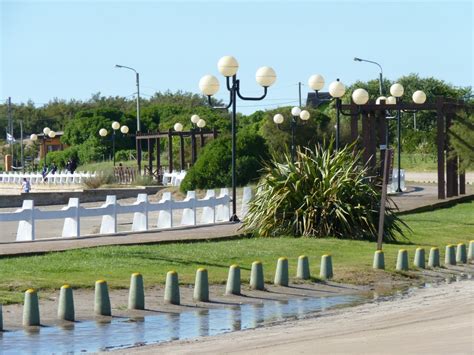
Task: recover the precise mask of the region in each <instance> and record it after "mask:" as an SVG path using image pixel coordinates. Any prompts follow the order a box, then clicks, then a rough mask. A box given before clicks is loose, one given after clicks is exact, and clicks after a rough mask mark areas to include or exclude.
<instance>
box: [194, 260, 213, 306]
mask: <svg viewBox="0 0 474 355" xmlns="http://www.w3.org/2000/svg"><path fill="white" fill-rule="evenodd" d="M193 298H194V300H196V301H199V302H209V278H208V275H207V270H206V269H205V268H203V267H201V268H199V269H197V271H196V280H195V282H194V294H193Z"/></svg>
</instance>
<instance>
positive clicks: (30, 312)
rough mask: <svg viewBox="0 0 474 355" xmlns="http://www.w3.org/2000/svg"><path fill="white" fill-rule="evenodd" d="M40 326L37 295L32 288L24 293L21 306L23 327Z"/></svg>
mask: <svg viewBox="0 0 474 355" xmlns="http://www.w3.org/2000/svg"><path fill="white" fill-rule="evenodd" d="M32 325H40V313H39V305H38V294H37V293H36V291H35V290H34V289H32V288H30V289H28V290H26V292H25V302H24V305H23V326H25V327H29V326H32Z"/></svg>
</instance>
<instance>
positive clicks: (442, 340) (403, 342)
mask: <svg viewBox="0 0 474 355" xmlns="http://www.w3.org/2000/svg"><path fill="white" fill-rule="evenodd" d="M473 295H474V282H473V281H472V280H466V281H460V282H454V283H450V284H440V285H437V286H435V287H429V288H421V289H416V290H413V291H410V292H408V293H403V294H400V295H397V296H395V297H394V298H393V299H390V300H387V299H385V298H381V299H378V300H374V301H373V302H370V303H365V304H362V305H359V306H355V307H351V308H344V309H336V310H330V311H328V312H324V313H320V314H316V315H314V316H313V317H310V318H308V319H303V320H292V321H287V322H283V323H281V324H278V325H274V326H268V327H263V328H257V329H253V330H246V331H239V332H233V333H227V334H223V335H220V336H214V337H205V338H199V339H196V340H192V341H182V342H171V343H165V344H161V345H152V346H145V347H141V348H133V349H126V350H123V351H120V352H121V353H140V354H157V353H162V354H472V353H473V351H474V297H473Z"/></svg>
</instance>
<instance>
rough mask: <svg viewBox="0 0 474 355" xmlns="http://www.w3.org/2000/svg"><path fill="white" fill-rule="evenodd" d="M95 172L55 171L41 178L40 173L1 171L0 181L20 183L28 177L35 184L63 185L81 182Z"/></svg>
mask: <svg viewBox="0 0 474 355" xmlns="http://www.w3.org/2000/svg"><path fill="white" fill-rule="evenodd" d="M95 176H96V173H95V172H93V173H91V172H82V171H81V172H74V174H71V173H66V172H56V173H55V174H52V173H49V174H48V175H46V179H43V175H41V173H39V172H36V173H21V172H3V173H0V183H2V184H21V182H22V180H23V179H24V178H26V179H28V180H29V182H30V184H31V185H35V184H53V185H65V184H82V183H83V182H84V180H85V179H89V178H92V177H95Z"/></svg>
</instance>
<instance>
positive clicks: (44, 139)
mask: <svg viewBox="0 0 474 355" xmlns="http://www.w3.org/2000/svg"><path fill="white" fill-rule="evenodd" d="M43 134H44V133H43ZM46 148H47V147H46V134H44V136H43V152H44V166H46V153H47V149H46Z"/></svg>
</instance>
